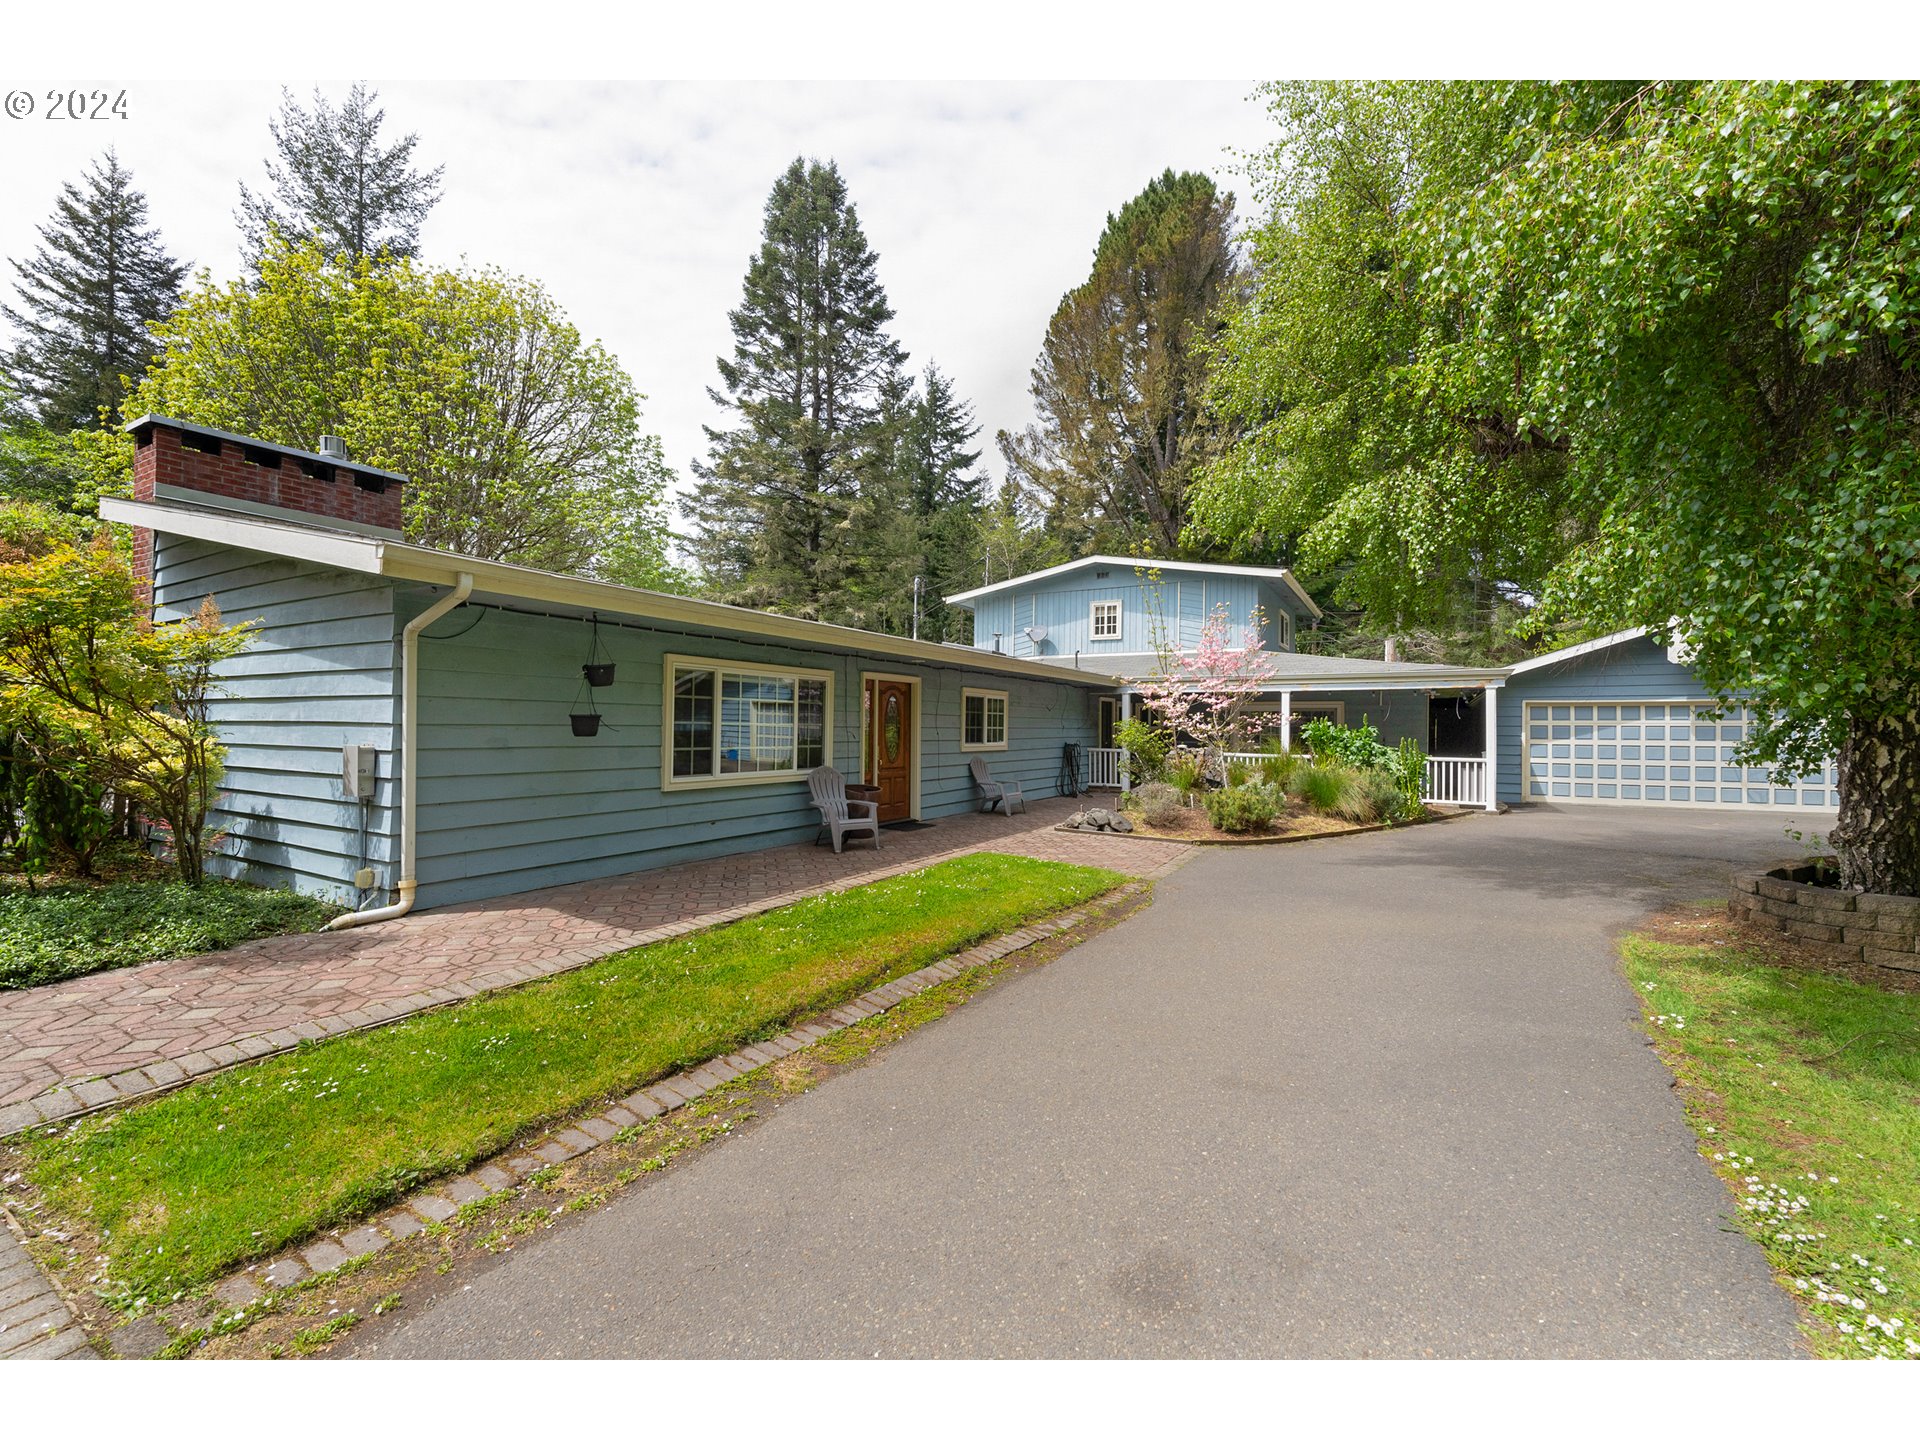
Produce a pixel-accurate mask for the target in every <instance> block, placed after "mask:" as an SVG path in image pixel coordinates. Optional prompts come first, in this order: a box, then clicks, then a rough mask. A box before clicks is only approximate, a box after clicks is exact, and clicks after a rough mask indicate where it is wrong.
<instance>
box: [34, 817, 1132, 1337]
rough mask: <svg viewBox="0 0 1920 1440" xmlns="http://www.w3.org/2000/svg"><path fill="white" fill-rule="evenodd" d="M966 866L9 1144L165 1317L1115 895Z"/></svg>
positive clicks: (688, 941)
mask: <svg viewBox="0 0 1920 1440" xmlns="http://www.w3.org/2000/svg"><path fill="white" fill-rule="evenodd" d="M1125 879H1126V877H1125V876H1122V875H1116V874H1114V873H1113V872H1112V871H1108V870H1096V869H1091V868H1088V867H1085V866H1078V865H1063V864H1057V863H1054V862H1050V861H1044V860H1028V859H1022V858H1019V857H1016V856H1008V855H967V856H961V857H959V858H956V859H952V860H947V861H943V862H941V863H939V864H937V865H933V866H930V867H928V868H927V869H925V870H920V871H916V872H914V873H912V874H909V875H902V876H897V877H895V878H893V879H889V880H881V881H878V882H876V883H874V884H871V885H864V886H861V887H859V888H857V889H854V890H849V891H845V892H842V893H840V894H834V895H821V896H816V897H813V898H810V899H806V900H802V901H800V902H798V903H796V904H793V905H788V906H785V907H783V908H781V909H779V910H774V911H769V912H768V913H767V914H765V915H759V916H755V917H753V918H751V919H747V920H742V921H740V922H738V923H736V924H732V925H727V926H724V927H722V928H719V929H715V930H710V931H704V932H702V933H700V934H697V935H691V936H688V937H686V938H684V939H679V940H671V941H664V942H662V943H660V944H656V945H647V946H643V947H641V948H639V949H635V950H630V951H627V952H625V953H624V954H621V955H618V956H615V957H612V958H610V959H607V960H603V961H600V962H598V963H596V964H594V965H591V966H587V967H585V968H583V969H580V970H575V971H571V972H569V973H567V974H565V975H560V976H556V977H555V978H553V979H551V980H546V981H542V982H539V983H536V984H532V985H527V986H523V987H521V988H520V989H517V990H511V991H506V992H502V993H499V994H494V995H486V996H481V997H478V998H476V999H474V1000H470V1001H467V1002H466V1003H464V1004H461V1005H458V1006H453V1007H449V1008H447V1009H443V1010H437V1011H433V1012H430V1013H428V1014H425V1015H420V1016H417V1017H415V1018H413V1019H411V1020H406V1021H402V1022H400V1023H398V1024H395V1025H391V1026H387V1027H384V1028H382V1029H379V1030H373V1031H367V1032H365V1033H362V1034H356V1035H346V1036H340V1037H337V1038H335V1039H331V1040H326V1041H321V1042H319V1043H317V1044H311V1045H305V1046H302V1047H301V1048H300V1049H298V1050H296V1051H293V1052H292V1053H290V1054H286V1055H282V1056H277V1057H274V1058H271V1059H268V1060H264V1061H262V1062H260V1063H259V1064H257V1065H250V1066H246V1067H244V1068H243V1069H240V1070H236V1071H232V1072H230V1073H228V1074H226V1075H221V1076H216V1077H213V1078H211V1079H209V1080H207V1081H204V1082H202V1083H200V1084H197V1085H193V1086H190V1087H188V1088H186V1089H184V1090H180V1091H176V1092H174V1093H173V1094H171V1095H167V1096H163V1097H161V1098H159V1099H156V1100H154V1101H152V1102H150V1103H148V1104H145V1105H140V1106H137V1107H135V1108H133V1109H130V1110H126V1111H122V1112H119V1113H116V1114H112V1115H108V1116H103V1117H99V1118H96V1119H93V1120H87V1121H82V1122H80V1123H79V1124H78V1125H76V1126H74V1127H72V1128H71V1129H69V1130H66V1131H63V1132H61V1133H60V1134H58V1135H46V1134H44V1133H42V1134H36V1135H34V1136H32V1137H30V1138H26V1139H24V1140H23V1141H22V1143H21V1148H22V1150H23V1151H24V1152H25V1159H26V1173H27V1175H28V1177H29V1178H30V1179H31V1180H32V1182H33V1183H34V1184H35V1185H36V1186H37V1187H39V1189H40V1192H41V1200H42V1202H43V1203H44V1204H45V1205H46V1206H47V1207H48V1208H49V1210H50V1211H51V1212H52V1213H53V1214H55V1215H58V1216H60V1217H62V1219H64V1220H65V1221H66V1222H67V1223H68V1224H70V1225H75V1226H84V1227H85V1228H86V1229H87V1230H88V1231H90V1232H91V1233H92V1234H93V1235H94V1236H95V1237H96V1238H97V1243H98V1246H99V1250H100V1256H101V1265H100V1273H99V1274H98V1275H97V1276H96V1277H94V1283H95V1284H96V1286H97V1287H98V1288H100V1289H101V1291H102V1292H103V1293H106V1294H109V1295H114V1296H117V1297H120V1298H124V1299H126V1300H129V1301H130V1300H131V1299H133V1298H134V1297H136V1296H144V1297H146V1298H148V1299H149V1301H161V1300H164V1299H166V1298H168V1297H169V1296H171V1295H172V1294H173V1293H175V1292H177V1291H179V1290H182V1289H185V1288H188V1287H190V1286H192V1285H194V1284H196V1283H198V1282H200V1281H203V1280H207V1279H210V1278H212V1277H214V1276H217V1275H220V1274H223V1273H225V1272H226V1271H227V1270H229V1269H231V1268H232V1267H233V1266H235V1265H238V1264H240V1263H242V1262H244V1261H247V1260H250V1259H253V1258H256V1257H258V1256H262V1255H269V1254H272V1253H274V1252H275V1251H277V1250H279V1249H281V1248H283V1247H284V1246H286V1245H288V1244H290V1243H292V1242H294V1241H296V1240H299V1239H301V1238H303V1237H305V1236H307V1235H310V1234H312V1233H313V1232H315V1231H316V1230H319V1229H322V1228H325V1227H326V1226H329V1225H333V1224H337V1223H340V1222H343V1221H346V1220H349V1219H353V1218H355V1217H358V1216H360V1215H363V1214H365V1213H367V1212H368V1211H369V1210H372V1209H374V1208H376V1207H377V1206H379V1205H380V1204H383V1203H385V1202H387V1201H390V1200H392V1199H394V1198H395V1197H397V1196H400V1195H402V1194H405V1193H406V1192H407V1191H409V1190H411V1189H412V1188H413V1187H415V1186H416V1185H418V1184H419V1183H420V1182H421V1181H422V1180H424V1179H427V1178H430V1177H432V1176H434V1175H439V1174H444V1173H447V1172H449V1171H456V1170H460V1169H464V1168H466V1167H467V1166H468V1165H470V1164H472V1163H473V1162H474V1161H476V1160H478V1159H480V1158H481V1157H482V1156H485V1155H488V1154H492V1153H494V1152H495V1151H497V1150H499V1149H501V1148H502V1147H504V1146H505V1145H507V1144H508V1143H509V1142H510V1141H512V1140H513V1139H514V1138H515V1137H516V1136H517V1135H519V1134H521V1133H522V1132H524V1131H525V1130H527V1129H528V1128H529V1127H530V1126H532V1125H534V1124H536V1123H537V1122H539V1121H542V1120H545V1119H548V1118H550V1117H552V1116H555V1115H559V1114H563V1113H565V1112H567V1111H569V1110H572V1109H574V1108H575V1107H577V1106H579V1105H582V1104H584V1103H586V1102H588V1101H591V1100H597V1099H601V1098H603V1097H611V1096H615V1095H618V1094H621V1093H623V1092H625V1091H627V1090H631V1089H633V1088H634V1087H635V1086H637V1085H640V1084H643V1083H645V1082H647V1081H649V1080H653V1079H656V1078H658V1077H660V1076H662V1075H667V1074H671V1073H673V1072H674V1071H677V1070H680V1069H683V1068H685V1067H687V1066H691V1065H695V1064H698V1063H699V1062H701V1061H702V1060H706V1059H708V1058H711V1057H712V1056H715V1055H720V1054H724V1053H726V1052H727V1051H730V1050H733V1049H737V1048H738V1047H740V1046H741V1045H744V1044H749V1043H751V1042H752V1041H754V1040H756V1039H759V1038H762V1037H764V1036H766V1035H769V1034H771V1033H773V1032H774V1031H776V1030H778V1029H779V1028H781V1026H782V1024H783V1023H784V1022H786V1021H787V1020H789V1019H791V1018H792V1017H794V1016H796V1015H799V1014H802V1013H805V1012H807V1011H811V1010H816V1009H820V1008H822V1007H828V1006H832V1005H835V1004H838V1003H840V1002H842V1001H844V1000H846V999H849V998H851V997H852V996H854V995H856V994H858V993H860V992H861V991H863V990H865V989H867V988H869V987H871V986H872V985H874V984H875V983H881V982H884V981H885V980H886V979H888V978H892V977H894V976H897V975H901V974H905V973H907V972H909V971H912V970H916V969H918V968H920V967H921V966H923V965H926V964H928V963H930V962H931V961H933V960H935V959H937V958H939V957H940V956H942V955H946V954H950V953H952V952H954V951H956V950H960V949H963V948H964V947H966V946H968V945H970V944H973V943H974V942H976V941H979V940H981V939H984V938H986V937H988V936H991V935H996V934H1001V933H1004V932H1005V931H1007V930H1010V929H1013V928H1015V927H1017V926H1018V925H1020V924H1021V923H1022V922H1024V921H1027V920H1030V919H1034V918H1037V917H1039V916H1042V915H1047V914H1050V913H1053V912H1055V911H1058V910H1062V909H1066V908H1069V907H1071V906H1074V905H1078V904H1080V903H1082V902H1083V901H1086V900H1089V899H1091V898H1093V897H1094V896H1096V895H1100V894H1104V893H1106V892H1107V891H1109V890H1112V889H1113V888H1115V887H1116V886H1118V885H1121V884H1124V883H1125Z"/></svg>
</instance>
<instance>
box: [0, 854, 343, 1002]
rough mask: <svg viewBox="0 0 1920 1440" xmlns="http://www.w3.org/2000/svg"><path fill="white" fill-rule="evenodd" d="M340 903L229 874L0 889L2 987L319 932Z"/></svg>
mask: <svg viewBox="0 0 1920 1440" xmlns="http://www.w3.org/2000/svg"><path fill="white" fill-rule="evenodd" d="M339 913H340V907H339V906H338V905H328V904H326V903H325V902H324V901H320V900H315V899H312V898H311V897H309V896H306V895H295V894H294V893H293V892H292V891H290V890H262V889H259V888H258V887H256V886H253V885H240V884H236V883H235V882H233V881H229V880H206V881H203V882H202V883H201V884H199V885H197V886H194V885H186V884H183V883H181V882H180V881H178V880H146V879H138V880H114V881H111V882H109V883H107V884H104V885H88V884H81V883H77V882H76V883H70V884H60V885H42V886H40V887H39V888H38V889H35V890H28V889H25V888H24V887H18V886H12V885H9V886H6V887H4V888H0V990H24V989H27V988H29V987H31V986H34V985H46V984H50V983H51V982H53V981H55V980H71V979H72V978H73V977H74V976H76V975H87V974H91V973H92V972H93V971H95V970H115V969H118V968H120V967H121V966H124V965H144V964H146V963H147V962H148V961H149V960H171V959H173V958H175V957H176V956H180V955H199V954H202V953H204V952H205V951H208V950H225V949H228V948H229V947H231V946H234V945H238V944H240V943H241V942H242V941H243V940H257V939H259V938H260V937H261V936H264V935H283V934H287V933H289V932H291V931H297V930H317V929H319V928H320V927H321V926H322V925H324V924H325V923H326V922H327V921H328V920H330V919H332V918H333V917H334V916H335V915H338V914H339Z"/></svg>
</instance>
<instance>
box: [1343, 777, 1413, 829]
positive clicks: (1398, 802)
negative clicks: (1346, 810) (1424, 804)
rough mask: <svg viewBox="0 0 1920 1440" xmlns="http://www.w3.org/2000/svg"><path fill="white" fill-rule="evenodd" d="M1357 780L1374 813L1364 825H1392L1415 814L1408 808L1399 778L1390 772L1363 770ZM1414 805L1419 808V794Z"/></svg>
mask: <svg viewBox="0 0 1920 1440" xmlns="http://www.w3.org/2000/svg"><path fill="white" fill-rule="evenodd" d="M1356 778H1357V779H1358V781H1359V784H1360V790H1361V793H1362V794H1364V795H1365V796H1366V798H1367V803H1368V806H1369V808H1370V809H1371V810H1372V811H1373V819H1372V820H1368V821H1364V822H1362V823H1364V824H1373V823H1375V822H1376V821H1381V820H1384V821H1386V822H1387V823H1388V824H1392V823H1393V822H1394V821H1395V820H1400V819H1404V818H1405V817H1406V816H1408V815H1409V814H1411V813H1413V812H1412V811H1410V810H1409V809H1408V808H1407V802H1406V797H1405V796H1404V795H1403V794H1402V793H1401V791H1400V781H1399V778H1398V777H1397V776H1395V775H1394V774H1393V773H1391V772H1390V771H1386V770H1362V771H1361V772H1360V773H1359V775H1358V776H1357V777H1356ZM1413 803H1414V806H1415V808H1418V806H1419V804H1420V800H1419V796H1418V794H1417V793H1416V795H1415V797H1414V802H1413Z"/></svg>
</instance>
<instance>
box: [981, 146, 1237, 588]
mask: <svg viewBox="0 0 1920 1440" xmlns="http://www.w3.org/2000/svg"><path fill="white" fill-rule="evenodd" d="M1241 282H1242V275H1241V272H1240V268H1239V266H1238V263H1237V261H1236V259H1235V256H1234V250H1233V196H1232V195H1230V194H1222V193H1221V192H1220V191H1218V190H1217V189H1216V188H1215V187H1214V184H1213V182H1212V181H1211V180H1209V179H1208V178H1207V177H1206V176H1204V175H1199V174H1193V173H1190V172H1189V173H1183V174H1175V173H1174V172H1173V171H1172V170H1168V171H1167V172H1166V173H1165V174H1163V175H1161V176H1159V177H1158V178H1156V179H1155V180H1153V181H1152V182H1151V183H1150V184H1149V185H1148V186H1147V187H1146V189H1145V190H1143V191H1141V192H1140V194H1138V195H1137V196H1135V197H1134V198H1133V199H1132V200H1129V201H1128V202H1127V203H1126V204H1125V205H1124V206H1122V207H1121V209H1120V210H1119V212H1118V213H1117V214H1112V215H1109V216H1108V217H1107V226H1106V230H1105V231H1104V232H1103V233H1102V234H1101V236H1100V242H1099V244H1098V245H1097V246H1096V247H1095V250H1094V256H1093V270H1092V273H1091V274H1090V275H1089V276H1088V277H1087V279H1086V281H1085V282H1083V283H1082V284H1081V285H1080V286H1078V287H1077V288H1075V289H1074V290H1072V291H1069V292H1068V294H1067V295H1066V297H1065V298H1064V299H1063V300H1062V301H1061V302H1060V306H1059V308H1058V309H1057V310H1056V311H1055V312H1054V315H1053V319H1052V321H1051V323H1049V325H1048V326H1047V334H1046V339H1045V341H1044V342H1043V344H1042V346H1041V351H1040V358H1039V360H1038V361H1036V362H1035V364H1034V368H1033V382H1032V394H1033V399H1034V406H1035V409H1036V413H1037V415H1038V420H1037V422H1036V423H1035V424H1033V425H1030V426H1029V427H1028V428H1027V429H1026V430H1025V431H1024V432H1022V433H1021V434H1019V435H1017V436H1015V435H1010V434H1008V433H1006V432H1004V431H1003V432H1001V434H1000V436H999V444H1000V450H1001V453H1002V455H1003V456H1004V457H1005V459H1006V463H1007V473H1008V475H1009V476H1010V477H1012V478H1013V479H1014V480H1015V482H1016V483H1018V484H1019V485H1020V486H1021V487H1022V488H1023V489H1025V490H1026V491H1027V492H1028V493H1029V494H1031V495H1033V496H1034V497H1036V498H1037V499H1038V500H1039V501H1040V503H1042V504H1043V505H1045V506H1046V508H1047V510H1048V512H1049V520H1050V523H1051V524H1052V525H1053V526H1054V527H1055V528H1057V529H1059V530H1060V531H1061V532H1062V534H1063V535H1064V536H1065V537H1066V538H1067V542H1068V544H1069V545H1070V546H1071V547H1072V548H1074V549H1076V550H1079V551H1083V552H1084V551H1087V550H1103V549H1117V550H1123V551H1127V552H1129V553H1134V554H1151V555H1162V556H1167V557H1169V558H1177V557H1182V556H1187V555H1188V546H1189V537H1188V536H1187V534H1186V531H1187V507H1188V496H1187V491H1188V487H1189V485H1190V484H1191V483H1192V481H1193V477H1194V474H1195V471H1196V468H1197V467H1198V465H1199V463H1200V461H1201V460H1202V459H1203V457H1204V456H1205V455H1206V454H1207V453H1208V448H1209V445H1210V444H1211V443H1212V435H1213V426H1212V424H1211V423H1210V421H1209V418H1208V416H1207V414H1206V410H1205V407H1204V403H1203V402H1204V392H1205V387H1206V378H1207V371H1208V366H1209V353H1210V352H1209V349H1208V345H1207V342H1208V340H1209V338H1210V336H1211V334H1212V331H1213V329H1214V327H1215V326H1216V325H1217V324H1218V323H1219V319H1220V314H1221V309H1222V307H1223V306H1224V305H1225V304H1226V303H1227V302H1229V301H1230V300H1232V299H1233V298H1234V297H1235V295H1236V294H1237V293H1238V291H1239V288H1240V285H1241Z"/></svg>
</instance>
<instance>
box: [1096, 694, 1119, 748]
mask: <svg viewBox="0 0 1920 1440" xmlns="http://www.w3.org/2000/svg"><path fill="white" fill-rule="evenodd" d="M1119 723H1120V701H1119V700H1118V699H1117V698H1116V697H1114V696H1112V695H1102V696H1101V697H1100V748H1101V749H1102V750H1111V749H1112V748H1113V732H1114V729H1115V727H1116V726H1118V725H1119Z"/></svg>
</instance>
